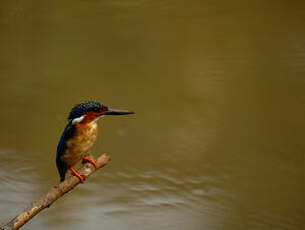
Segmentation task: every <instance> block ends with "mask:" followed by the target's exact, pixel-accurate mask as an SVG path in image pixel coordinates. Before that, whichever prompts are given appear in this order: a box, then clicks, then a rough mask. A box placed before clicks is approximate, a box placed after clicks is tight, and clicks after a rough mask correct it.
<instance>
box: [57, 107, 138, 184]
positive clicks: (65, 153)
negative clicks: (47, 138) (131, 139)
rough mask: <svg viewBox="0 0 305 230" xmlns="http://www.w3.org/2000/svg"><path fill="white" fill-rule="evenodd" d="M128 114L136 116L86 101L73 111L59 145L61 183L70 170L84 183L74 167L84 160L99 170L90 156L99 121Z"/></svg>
mask: <svg viewBox="0 0 305 230" xmlns="http://www.w3.org/2000/svg"><path fill="white" fill-rule="evenodd" d="M127 114H134V112H132V111H123V110H117V109H111V108H108V107H107V106H105V105H103V104H101V103H99V102H96V101H85V102H82V103H80V104H77V105H75V106H74V107H73V108H72V109H71V111H70V113H69V116H68V124H67V125H66V126H65V128H64V130H63V132H62V135H61V137H60V139H59V142H58V145H57V152H56V165H57V169H58V173H59V177H60V182H62V181H64V180H65V176H66V173H67V171H68V170H70V171H71V173H72V175H75V176H76V177H78V178H79V180H80V182H81V183H84V178H83V177H82V175H80V174H79V173H77V172H76V171H75V170H74V169H73V168H72V167H73V166H74V165H75V164H76V163H78V162H79V161H80V160H82V162H83V163H86V162H90V163H92V164H93V165H94V166H95V168H97V164H96V162H95V161H94V160H93V159H92V158H90V157H89V155H90V149H91V148H92V146H93V144H94V142H95V141H96V136H97V130H98V125H97V121H98V119H99V118H101V117H103V116H104V115H127Z"/></svg>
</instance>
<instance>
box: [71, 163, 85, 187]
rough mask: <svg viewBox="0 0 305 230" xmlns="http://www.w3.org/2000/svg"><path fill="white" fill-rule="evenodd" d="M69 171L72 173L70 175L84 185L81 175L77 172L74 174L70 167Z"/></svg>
mask: <svg viewBox="0 0 305 230" xmlns="http://www.w3.org/2000/svg"><path fill="white" fill-rule="evenodd" d="M70 171H71V173H72V175H74V176H76V177H78V179H79V180H80V183H82V184H83V183H84V178H83V177H82V175H80V174H79V173H78V172H76V171H75V170H74V169H73V168H72V167H71V168H70Z"/></svg>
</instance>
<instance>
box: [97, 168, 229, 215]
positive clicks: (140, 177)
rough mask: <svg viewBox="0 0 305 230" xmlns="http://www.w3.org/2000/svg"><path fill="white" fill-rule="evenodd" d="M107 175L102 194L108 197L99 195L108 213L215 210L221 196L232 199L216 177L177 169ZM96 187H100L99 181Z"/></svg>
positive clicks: (103, 208) (103, 207) (104, 209)
mask: <svg viewBox="0 0 305 230" xmlns="http://www.w3.org/2000/svg"><path fill="white" fill-rule="evenodd" d="M104 176H105V177H106V178H108V179H109V180H107V183H103V194H105V196H106V197H107V199H108V200H106V199H103V198H100V199H99V201H100V202H99V203H100V207H101V209H102V210H103V212H104V213H105V214H106V215H119V214H124V213H130V212H143V211H144V212H145V211H148V212H149V211H151V210H152V209H155V208H158V209H160V208H161V209H162V208H165V209H168V208H188V209H195V210H197V211H198V210H200V209H202V208H204V209H205V210H213V207H212V206H213V203H214V204H215V203H217V202H218V201H217V199H218V198H219V197H221V199H227V198H228V199H230V197H226V195H225V194H226V193H225V192H224V191H222V188H221V185H220V183H221V182H219V181H217V180H216V179H215V178H212V177H208V176H203V175H200V174H191V173H189V174H188V175H185V174H184V173H179V171H177V170H176V169H165V170H163V171H157V170H148V171H144V172H143V171H142V172H138V171H134V170H133V171H125V172H122V171H121V172H119V173H116V174H110V173H108V174H107V173H106V174H104ZM111 181H113V182H114V183H111ZM95 189H99V185H98V184H97V185H95ZM109 198H110V199H109ZM93 202H97V201H93Z"/></svg>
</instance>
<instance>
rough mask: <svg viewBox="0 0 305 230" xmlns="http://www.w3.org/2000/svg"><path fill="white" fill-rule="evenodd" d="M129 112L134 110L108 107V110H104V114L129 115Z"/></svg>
mask: <svg viewBox="0 0 305 230" xmlns="http://www.w3.org/2000/svg"><path fill="white" fill-rule="evenodd" d="M127 114H134V112H132V111H123V110H118V109H108V110H107V111H105V112H103V115H127Z"/></svg>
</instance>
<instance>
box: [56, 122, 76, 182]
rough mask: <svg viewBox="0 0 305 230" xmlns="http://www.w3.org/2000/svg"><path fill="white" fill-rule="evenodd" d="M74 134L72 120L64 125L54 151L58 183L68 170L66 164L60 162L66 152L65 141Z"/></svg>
mask: <svg viewBox="0 0 305 230" xmlns="http://www.w3.org/2000/svg"><path fill="white" fill-rule="evenodd" d="M74 133H75V126H74V125H73V124H72V120H70V121H69V122H68V124H67V125H66V127H65V128H64V131H63V133H62V135H61V137H60V140H59V142H58V145H57V151H56V165H57V169H58V173H59V176H60V181H63V180H65V175H66V172H67V169H68V165H67V164H66V162H64V161H62V160H61V156H62V155H63V154H64V153H65V151H66V148H67V141H68V140H69V139H70V138H71V137H72V136H73V135H74Z"/></svg>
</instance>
